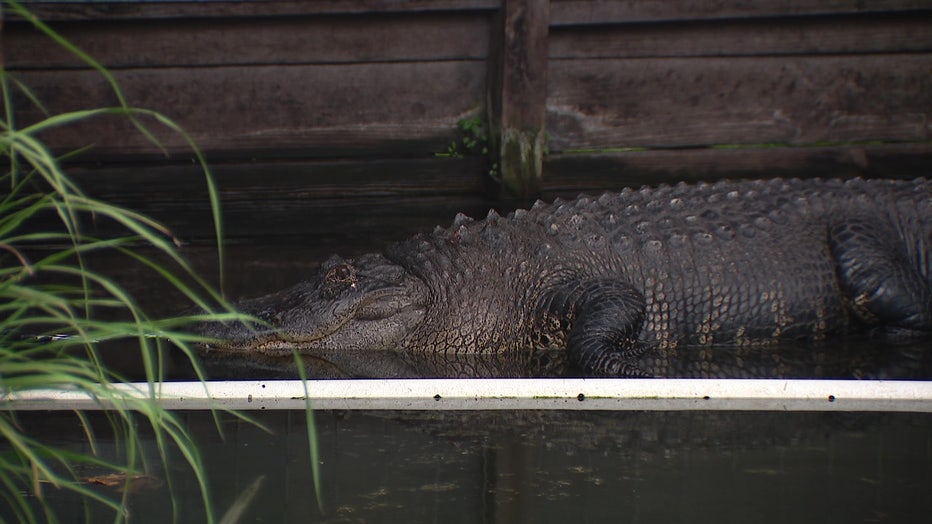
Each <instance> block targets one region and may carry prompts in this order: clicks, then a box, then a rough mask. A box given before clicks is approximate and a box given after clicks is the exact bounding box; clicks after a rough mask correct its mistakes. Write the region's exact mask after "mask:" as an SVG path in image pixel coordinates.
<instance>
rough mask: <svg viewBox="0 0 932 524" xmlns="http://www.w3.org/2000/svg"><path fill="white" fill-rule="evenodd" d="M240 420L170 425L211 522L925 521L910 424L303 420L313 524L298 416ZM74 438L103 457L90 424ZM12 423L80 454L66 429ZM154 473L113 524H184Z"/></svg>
mask: <svg viewBox="0 0 932 524" xmlns="http://www.w3.org/2000/svg"><path fill="white" fill-rule="evenodd" d="M255 415H256V417H257V418H258V420H259V421H261V422H262V423H263V424H265V425H267V426H268V427H269V428H270V429H271V430H272V431H273V433H272V434H269V433H265V432H264V431H262V430H260V429H258V428H256V427H254V426H251V425H249V424H247V423H243V422H239V421H235V420H233V419H231V418H230V417H223V421H224V422H223V424H222V426H223V428H224V431H225V434H226V438H225V439H221V438H219V436H218V435H217V432H216V429H215V428H214V426H213V421H212V419H211V418H210V416H209V415H207V414H206V413H203V412H191V413H183V414H182V416H183V418H184V419H185V421H186V423H187V425H188V426H189V427H190V428H191V430H192V431H193V433H194V434H195V436H196V438H197V440H198V442H199V443H200V444H201V449H202V453H203V457H204V460H205V463H206V465H207V471H208V475H209V481H210V486H211V489H212V493H213V500H214V504H215V507H216V511H217V514H218V516H221V515H223V514H224V512H225V511H227V509H228V508H230V507H231V506H233V505H234V504H235V503H236V501H237V500H242V499H244V498H245V497H248V494H249V492H255V495H254V498H252V502H251V504H250V505H249V506H248V509H246V511H245V513H244V514H243V515H242V518H241V520H240V521H241V522H289V521H292V522H368V523H372V522H444V523H446V522H509V523H511V522H555V523H564V522H689V523H698V522H710V523H722V522H742V523H743V522H761V523H764V522H824V523H828V522H839V523H851V522H921V521H925V520H926V519H927V518H928V515H929V514H930V511H932V498H930V497H929V493H930V492H932V416H930V415H927V414H922V415H916V414H865V413H856V414H851V413H752V412H748V413H743V412H737V413H735V412H731V413H722V412H644V413H640V412H614V413H612V412H566V411H562V412H561V411H550V412H539V411H528V412H372V411H370V412H365V411H350V412H318V413H317V414H316V415H315V416H316V420H317V427H318V439H319V445H320V450H321V468H322V474H323V482H322V484H323V485H322V493H323V503H324V507H323V511H321V509H320V508H318V505H317V502H316V500H315V496H314V490H313V485H312V476H311V473H310V467H309V462H308V460H309V459H308V447H307V442H306V432H305V429H304V427H305V421H304V415H303V413H300V412H286V411H277V412H272V411H270V412H259V413H255ZM92 421H94V422H95V423H97V424H96V425H97V430H98V438H99V439H100V443H99V445H100V448H101V449H102V450H103V453H104V454H105V455H106V454H112V453H113V452H114V451H113V450H114V449H115V446H113V444H112V437H111V436H108V435H107V432H106V431H105V428H106V425H105V423H103V421H102V420H100V416H99V414H92ZM21 422H22V424H23V425H24V426H25V427H26V428H28V429H30V430H33V431H40V432H42V433H44V434H47V435H49V436H50V438H54V439H55V440H57V441H58V442H60V443H61V444H63V445H66V446H70V447H72V448H73V449H81V450H84V451H87V450H86V449H85V448H84V446H81V445H80V444H78V442H80V441H81V440H82V439H83V433H82V430H81V429H80V427H79V426H78V425H77V424H76V423H75V422H76V421H75V418H74V416H73V415H71V414H69V413H56V414H54V415H50V414H45V413H32V414H22V416H21ZM101 428H104V429H101ZM146 444H147V446H148V447H147V449H146V453H147V454H148V455H150V456H151V457H153V458H154V457H155V456H156V455H157V452H156V448H155V445H154V443H153V442H152V440H151V439H150V440H148V441H147V442H146ZM155 464H157V462H156V461H153V467H152V469H151V470H150V471H148V472H147V473H148V475H149V478H148V480H146V481H145V482H140V483H139V486H138V489H137V490H136V493H134V494H132V495H131V496H130V510H131V511H132V518H131V520H130V521H131V522H167V521H169V519H170V518H171V511H172V510H171V508H172V505H171V502H170V493H171V492H172V491H173V492H174V494H175V499H176V505H177V506H176V507H177V511H178V516H179V520H180V521H181V522H202V521H203V518H204V514H203V504H202V502H201V500H200V498H199V495H198V487H197V484H196V482H195V480H194V478H193V477H192V476H191V475H190V474H189V472H188V471H187V469H186V467H185V466H184V461H183V460H182V458H181V457H180V456H178V455H177V454H173V457H172V460H171V462H170V463H169V465H168V467H167V471H166V470H165V469H162V468H160V467H158V466H155ZM78 473H79V474H80V475H81V476H83V477H86V478H94V477H95V475H100V474H101V473H102V472H101V471H96V470H94V469H93V468H82V469H79V471H78ZM169 475H170V476H171V483H170V484H169V483H168V482H166V477H167V476H169ZM257 479H258V480H257ZM94 489H97V490H99V491H100V492H101V493H105V494H107V495H109V496H113V497H118V496H119V493H117V492H116V491H115V488H108V487H104V486H94ZM45 493H46V495H47V497H48V498H49V500H50V501H51V502H52V504H53V505H54V506H55V507H56V508H57V509H58V510H59V512H60V515H62V516H63V521H64V522H83V521H84V519H83V516H82V517H80V518H72V516H77V515H82V513H81V512H82V511H83V510H81V509H80V508H81V506H80V505H79V503H78V502H77V501H76V500H75V499H74V498H73V497H70V496H66V495H64V494H62V492H60V491H56V490H54V489H46V490H45ZM0 507H2V505H0ZM91 511H92V517H93V518H92V521H100V520H101V519H102V517H103V515H104V514H105V513H103V512H102V511H101V509H100V508H99V507H92V508H91ZM4 516H5V517H9V515H4Z"/></svg>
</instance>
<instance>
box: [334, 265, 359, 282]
mask: <svg viewBox="0 0 932 524" xmlns="http://www.w3.org/2000/svg"><path fill="white" fill-rule="evenodd" d="M327 282H332V283H334V284H350V285H355V284H356V282H357V280H356V270H355V269H353V266H351V265H349V264H340V265H338V266H335V267H333V268H332V269H331V270H330V271H328V272H327Z"/></svg>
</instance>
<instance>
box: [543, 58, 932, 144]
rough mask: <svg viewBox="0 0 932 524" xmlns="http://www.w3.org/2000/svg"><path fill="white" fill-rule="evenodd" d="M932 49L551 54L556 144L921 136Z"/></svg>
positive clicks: (929, 99)
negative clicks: (601, 56)
mask: <svg viewBox="0 0 932 524" xmlns="http://www.w3.org/2000/svg"><path fill="white" fill-rule="evenodd" d="M929 64H930V61H929V57H928V56H927V55H906V54H902V55H901V54H897V55H860V56H858V55H855V56H824V57H810V56H804V57H795V56H794V57H754V58H701V59H692V58H662V59H626V60H554V61H551V64H550V68H551V69H550V78H551V82H550V88H549V98H548V124H547V128H548V130H549V132H550V133H551V135H552V141H551V147H552V148H553V149H555V150H558V151H559V150H566V149H574V148H604V147H692V146H704V145H711V144H754V143H768V144H769V143H784V144H805V143H814V142H847V141H867V140H887V141H922V140H928V139H929V138H930V135H932V126H930V122H932V75H930V74H929V71H930V69H929Z"/></svg>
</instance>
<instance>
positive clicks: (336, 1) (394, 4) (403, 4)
mask: <svg viewBox="0 0 932 524" xmlns="http://www.w3.org/2000/svg"><path fill="white" fill-rule="evenodd" d="M500 1H501V0H313V1H308V0H251V1H250V0H247V1H242V0H238V1H218V2H214V1H208V2H204V1H200V2H199V1H189V2H183V1H175V2H158V1H156V2H93V3H87V2H81V3H75V2H41V3H39V2H30V6H29V8H30V10H31V11H32V12H33V13H35V14H36V15H38V16H39V17H40V18H42V19H43V20H55V21H60V20H126V19H134V18H136V19H146V20H152V19H167V18H226V17H247V18H253V17H258V16H291V15H329V14H347V13H398V12H427V11H464V10H491V9H497V8H498V7H499V5H500Z"/></svg>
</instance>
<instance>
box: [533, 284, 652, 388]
mask: <svg viewBox="0 0 932 524" xmlns="http://www.w3.org/2000/svg"><path fill="white" fill-rule="evenodd" d="M645 309H646V305H645V300H644V296H643V295H642V294H641V293H640V292H639V291H637V290H636V289H634V288H633V287H631V286H630V285H628V284H625V283H623V282H616V281H611V280H586V281H581V282H579V281H577V282H572V283H569V284H567V285H565V286H563V287H562V288H561V289H559V290H558V291H556V292H554V293H553V294H552V295H550V297H549V301H548V307H547V310H548V311H549V312H550V313H551V314H553V315H555V316H557V317H558V318H561V319H562V320H564V321H565V323H566V324H567V325H569V326H570V331H569V335H568V337H567V342H566V346H567V347H566V349H567V352H568V354H569V357H570V360H571V361H572V362H573V363H574V364H576V365H577V366H579V367H580V368H582V369H583V370H585V371H587V372H590V373H594V374H597V375H607V376H626V377H645V376H648V375H647V374H646V373H644V372H643V371H642V370H641V369H639V368H638V367H637V365H636V364H635V363H634V360H635V358H636V357H638V356H640V355H641V354H642V353H643V352H644V350H645V349H646V346H644V345H643V344H641V343H640V342H638V333H639V332H640V330H641V326H642V324H643V322H644V316H645Z"/></svg>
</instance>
